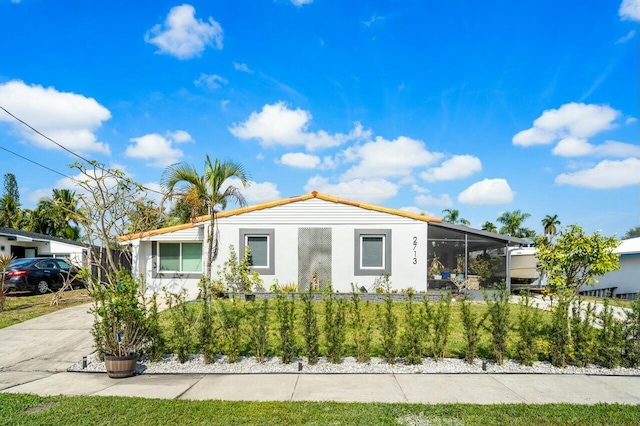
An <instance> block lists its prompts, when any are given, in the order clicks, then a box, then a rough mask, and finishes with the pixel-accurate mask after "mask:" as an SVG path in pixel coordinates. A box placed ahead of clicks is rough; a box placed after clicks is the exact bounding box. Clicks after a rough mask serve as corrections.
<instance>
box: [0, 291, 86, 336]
mask: <svg viewBox="0 0 640 426" xmlns="http://www.w3.org/2000/svg"><path fill="white" fill-rule="evenodd" d="M53 296H54V295H53V294H52V293H51V294H43V295H38V296H27V295H23V294H14V293H9V294H7V299H6V300H5V302H4V310H3V311H2V312H0V329H1V328H5V327H9V326H11V325H14V324H18V323H21V322H24V321H27V320H30V319H33V318H36V317H39V316H41V315H45V314H50V313H51V312H55V311H58V310H60V309H64V308H69V307H71V306H76V305H81V304H83V303H88V302H91V301H93V299H92V298H91V297H90V296H89V293H88V291H87V290H86V289H80V290H71V291H66V292H64V295H63V296H62V299H60V302H59V303H58V304H57V305H54V306H51V299H52V298H53Z"/></svg>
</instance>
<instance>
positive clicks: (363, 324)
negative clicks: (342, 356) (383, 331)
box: [351, 284, 372, 362]
mask: <svg viewBox="0 0 640 426" xmlns="http://www.w3.org/2000/svg"><path fill="white" fill-rule="evenodd" d="M361 302H362V299H361V297H360V294H359V292H358V289H357V288H356V287H355V286H354V285H353V284H351V327H352V328H353V340H354V343H355V346H356V359H357V360H358V362H367V361H369V360H370V359H371V336H372V329H371V323H370V322H367V320H366V319H365V317H364V316H363V315H362V307H361V305H360V304H361ZM365 306H366V308H367V311H368V310H369V302H368V301H367V303H366V305H365Z"/></svg>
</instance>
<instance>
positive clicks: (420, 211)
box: [398, 206, 439, 217]
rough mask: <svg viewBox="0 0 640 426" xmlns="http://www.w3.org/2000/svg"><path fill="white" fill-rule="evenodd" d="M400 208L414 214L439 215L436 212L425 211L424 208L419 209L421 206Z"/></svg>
mask: <svg viewBox="0 0 640 426" xmlns="http://www.w3.org/2000/svg"><path fill="white" fill-rule="evenodd" d="M398 210H401V211H403V212H409V213H413V214H420V215H423V216H429V217H439V216H438V215H437V214H435V213H431V212H428V211H425V210H423V209H419V208H417V207H415V206H406V207H400V208H399V209H398Z"/></svg>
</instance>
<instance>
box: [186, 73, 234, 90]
mask: <svg viewBox="0 0 640 426" xmlns="http://www.w3.org/2000/svg"><path fill="white" fill-rule="evenodd" d="M228 82H229V81H228V80H226V79H224V78H222V77H220V76H219V75H216V74H200V77H198V79H197V80H195V81H194V82H193V83H194V84H195V85H196V86H200V87H206V88H207V89H209V90H216V89H219V88H220V87H221V85H222V84H227V83H228Z"/></svg>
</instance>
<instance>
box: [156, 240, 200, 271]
mask: <svg viewBox="0 0 640 426" xmlns="http://www.w3.org/2000/svg"><path fill="white" fill-rule="evenodd" d="M158 246H159V247H158V254H159V259H160V261H159V270H160V271H161V272H196V273H201V272H202V243H159V244H158Z"/></svg>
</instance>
